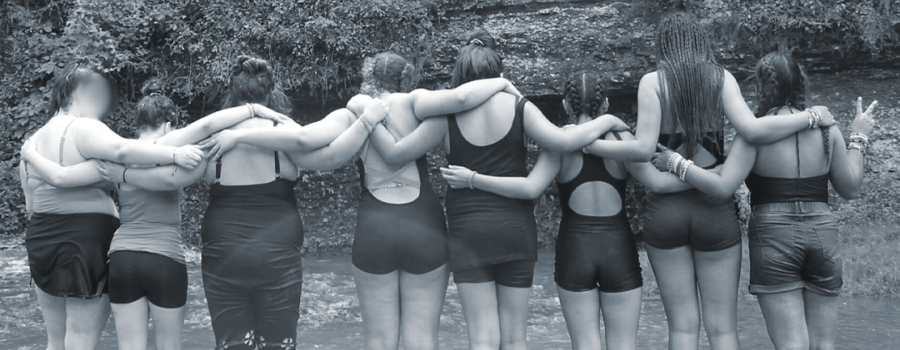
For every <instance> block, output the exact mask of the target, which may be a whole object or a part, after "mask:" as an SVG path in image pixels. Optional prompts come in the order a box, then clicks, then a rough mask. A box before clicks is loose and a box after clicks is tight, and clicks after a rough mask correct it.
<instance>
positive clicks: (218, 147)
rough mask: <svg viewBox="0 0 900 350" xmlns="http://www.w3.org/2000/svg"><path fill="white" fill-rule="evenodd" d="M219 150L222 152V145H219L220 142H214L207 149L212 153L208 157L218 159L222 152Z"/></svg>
mask: <svg viewBox="0 0 900 350" xmlns="http://www.w3.org/2000/svg"><path fill="white" fill-rule="evenodd" d="M221 152H222V146H221V145H220V144H218V143H216V144H215V145H214V146H213V147H212V149H210V150H209V154H212V155H213V156H212V158H210V159H216V160H218V159H220V158H222V153H221Z"/></svg>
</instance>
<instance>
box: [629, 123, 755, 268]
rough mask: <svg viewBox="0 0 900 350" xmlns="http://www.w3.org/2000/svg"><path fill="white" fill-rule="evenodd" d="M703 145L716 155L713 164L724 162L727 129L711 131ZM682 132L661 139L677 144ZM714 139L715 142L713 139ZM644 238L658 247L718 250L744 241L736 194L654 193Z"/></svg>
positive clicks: (674, 147)
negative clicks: (688, 246) (727, 195)
mask: <svg viewBox="0 0 900 350" xmlns="http://www.w3.org/2000/svg"><path fill="white" fill-rule="evenodd" d="M706 136H707V137H704V138H703V140H702V141H701V144H700V146H701V147H703V148H704V149H706V150H707V151H709V152H710V153H711V154H712V155H713V156H714V157H715V158H716V162H715V163H714V164H713V165H710V166H708V167H706V168H707V169H709V168H713V167H715V166H717V165H719V164H722V163H724V162H725V154H724V149H725V147H724V145H725V141H724V133H723V132H709V133H707V134H706ZM683 140H684V136H683V135H682V134H671V135H669V134H660V135H659V142H660V143H661V144H668V145H669V147H670V148H672V149H676V148H678V147H679V146H680V145H681V144H682V143H683ZM713 140H715V142H713ZM646 210H647V211H646V215H645V217H644V218H645V220H644V242H645V243H647V244H648V245H650V246H652V247H654V248H657V249H673V248H678V247H682V246H685V245H690V246H691V248H693V249H694V250H698V251H718V250H723V249H727V248H731V247H733V246H735V245H738V244H741V227H740V222H739V221H738V217H737V210H736V206H735V202H734V198H732V197H729V198H724V199H721V198H716V197H713V196H710V195H708V194H706V193H703V192H701V191H699V190H697V189H690V190H687V191H681V192H676V193H668V194H663V193H652V194H651V195H650V196H649V198H648V200H647V207H646Z"/></svg>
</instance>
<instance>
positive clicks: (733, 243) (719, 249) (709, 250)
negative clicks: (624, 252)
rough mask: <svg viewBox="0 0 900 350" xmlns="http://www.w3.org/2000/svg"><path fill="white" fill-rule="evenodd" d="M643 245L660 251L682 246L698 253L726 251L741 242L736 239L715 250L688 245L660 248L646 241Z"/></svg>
mask: <svg viewBox="0 0 900 350" xmlns="http://www.w3.org/2000/svg"><path fill="white" fill-rule="evenodd" d="M644 244H646V245H649V246H651V247H653V248H656V249H662V250H672V249H675V248H681V247H684V246H690V247H691V248H692V249H694V250H696V251H699V252H718V251H722V250H725V249H728V248H732V247H734V246H736V245H740V244H741V240H740V239H738V240H736V241H734V242H732V243H730V244H728V245H727V246H725V247H722V248H716V249H698V248H695V247H694V246H691V244H690V243H687V244H682V245H678V246H674V247H660V246H657V245H655V244H653V243H650V242H649V241H647V240H646V239H645V240H644Z"/></svg>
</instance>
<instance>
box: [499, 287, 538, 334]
mask: <svg viewBox="0 0 900 350" xmlns="http://www.w3.org/2000/svg"><path fill="white" fill-rule="evenodd" d="M530 294H531V287H529V288H514V287H507V286H500V285H498V286H497V302H498V305H499V309H498V311H499V312H498V313H499V315H500V349H503V350H525V349H526V348H527V343H526V335H525V334H526V331H527V330H528V297H529V295H530Z"/></svg>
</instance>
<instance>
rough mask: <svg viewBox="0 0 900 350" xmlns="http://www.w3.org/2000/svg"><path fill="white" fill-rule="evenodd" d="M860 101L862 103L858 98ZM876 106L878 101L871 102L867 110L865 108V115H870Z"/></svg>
mask: <svg viewBox="0 0 900 350" xmlns="http://www.w3.org/2000/svg"><path fill="white" fill-rule="evenodd" d="M860 101H862V98H860ZM877 106H878V101H872V103H871V104H869V108H866V113H865V114H868V115H871V114H872V112H874V111H875V107H877ZM860 108H862V107H860Z"/></svg>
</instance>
